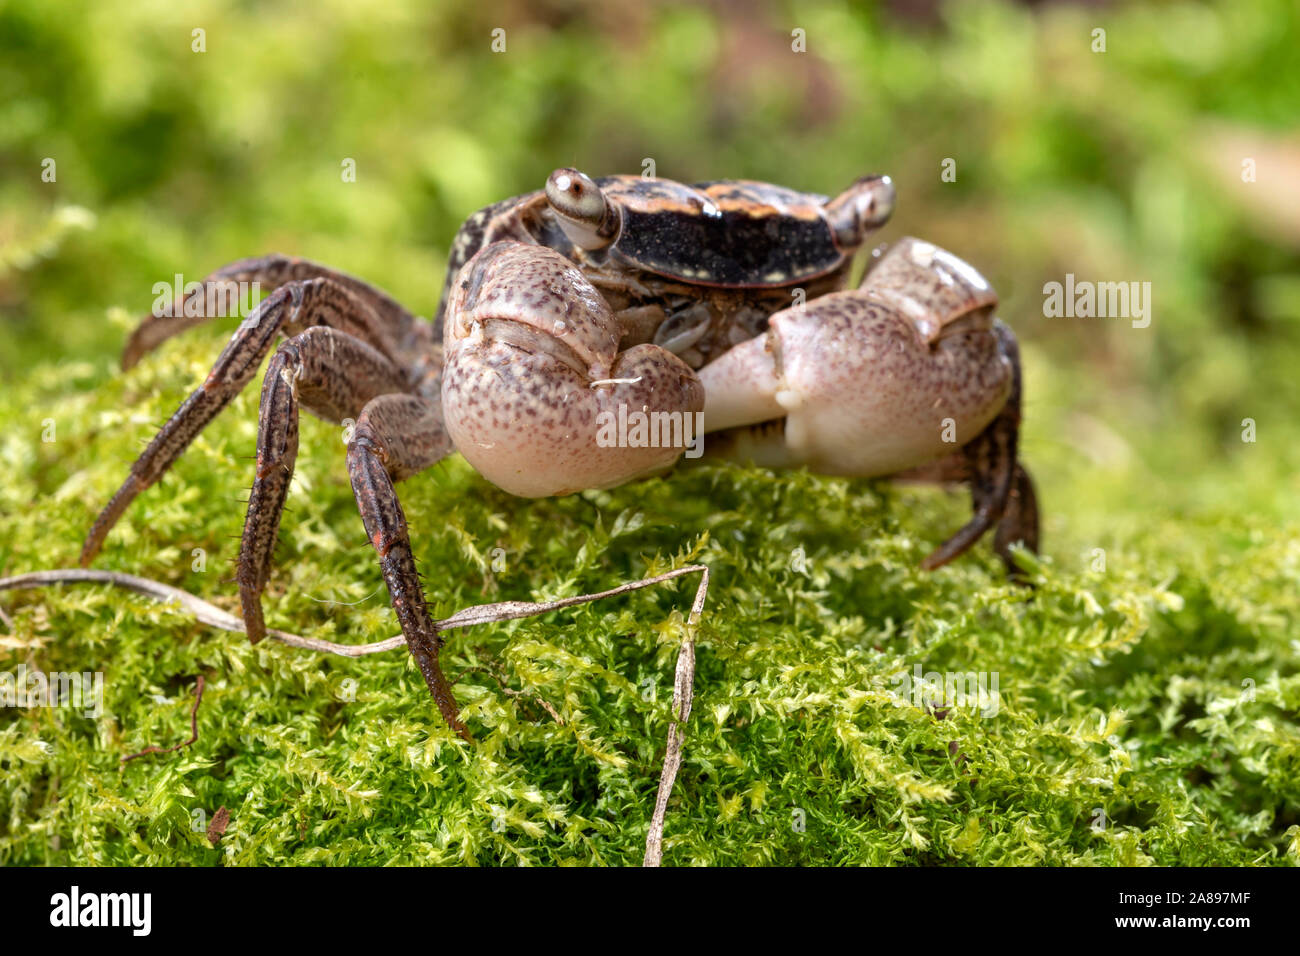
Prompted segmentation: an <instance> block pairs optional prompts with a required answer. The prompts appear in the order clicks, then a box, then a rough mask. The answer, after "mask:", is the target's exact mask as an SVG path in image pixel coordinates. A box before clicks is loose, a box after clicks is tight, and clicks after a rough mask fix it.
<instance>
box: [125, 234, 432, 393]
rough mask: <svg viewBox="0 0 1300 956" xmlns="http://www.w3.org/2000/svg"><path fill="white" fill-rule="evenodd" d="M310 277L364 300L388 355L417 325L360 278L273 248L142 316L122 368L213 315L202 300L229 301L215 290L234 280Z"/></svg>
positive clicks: (264, 283) (275, 283)
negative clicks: (160, 309)
mask: <svg viewBox="0 0 1300 956" xmlns="http://www.w3.org/2000/svg"><path fill="white" fill-rule="evenodd" d="M309 279H329V280H330V281H331V282H333V283H334V284H335V285H338V286H341V287H343V288H344V289H346V290H348V291H349V292H351V293H352V294H353V295H354V296H355V297H356V298H357V299H359V300H360V301H362V302H364V303H365V304H366V306H367V307H368V308H369V309H370V310H371V312H373V313H374V315H375V317H376V318H377V319H378V322H377V324H376V327H375V334H376V335H377V336H382V337H383V341H384V346H385V347H384V348H383V349H381V350H382V351H384V352H386V353H388V354H390V355H392V354H393V353H394V352H395V351H396V349H397V347H398V346H399V345H401V344H402V343H403V341H404V340H405V339H407V338H408V337H409V336H410V335H412V334H413V333H414V332H415V331H417V330H418V329H419V326H420V325H422V323H416V322H415V319H414V318H413V317H412V315H411V313H409V312H408V311H406V309H404V308H402V306H401V305H400V304H399V303H398V302H396V301H395V300H394V299H393V298H392V297H390V296H389V295H388V294H387V293H385V292H382V291H381V290H379V289H376V288H375V287H374V286H372V285H370V284H369V283H366V282H363V281H362V280H361V279H358V278H355V277H354V276H350V275H347V274H346V273H343V272H337V271H335V270H334V269H331V268H329V267H328V266H323V265H320V264H319V263H316V262H310V261H308V260H306V259H299V258H297V257H294V256H284V255H280V254H278V253H273V254H271V255H267V256H256V257H254V258H250V259H240V260H239V261H238V262H232V263H230V264H229V265H226V266H222V267H221V268H220V269H218V270H216V271H215V272H213V273H212V274H211V275H209V276H208V277H207V278H205V279H204V280H203V282H202V288H200V289H196V290H194V291H193V292H191V293H189V294H188V295H186V296H185V297H184V299H182V300H181V301H180V302H174V303H172V305H171V308H170V309H168V310H166V311H165V312H163V313H162V314H152V313H151V314H149V315H147V316H145V317H144V318H143V319H142V320H141V322H140V325H139V326H137V327H136V330H135V331H134V332H133V333H132V334H131V337H130V339H128V340H127V343H126V347H125V348H124V349H123V350H122V368H123V369H129V368H131V367H132V366H133V365H135V364H136V363H137V362H138V361H140V359H141V358H143V357H144V356H145V355H146V354H147V353H149V352H151V351H153V350H154V349H155V348H157V347H158V346H159V345H161V344H162V343H163V342H165V341H167V339H169V338H171V337H172V336H174V335H179V334H180V333H181V332H184V331H185V330H186V329H191V328H193V327H194V326H196V325H202V324H203V323H204V322H207V321H208V320H209V319H212V318H216V317H217V316H213V315H208V314H207V304H208V303H209V302H214V300H215V301H222V299H223V298H224V299H225V300H226V301H229V299H228V297H224V296H218V295H217V293H220V292H223V291H227V290H229V289H230V287H231V286H232V285H234V284H238V283H250V284H251V283H257V284H258V285H259V286H260V287H262V288H263V290H264V291H265V292H267V293H271V292H274V291H275V290H276V289H279V288H280V287H281V286H284V285H287V284H288V283H290V282H306V281H307V280H309ZM195 313H198V314H195ZM377 341H378V340H377Z"/></svg>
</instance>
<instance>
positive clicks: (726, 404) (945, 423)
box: [700, 238, 1038, 568]
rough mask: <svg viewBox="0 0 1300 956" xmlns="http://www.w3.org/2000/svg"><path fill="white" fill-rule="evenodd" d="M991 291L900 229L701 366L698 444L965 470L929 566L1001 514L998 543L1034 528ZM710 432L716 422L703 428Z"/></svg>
mask: <svg viewBox="0 0 1300 956" xmlns="http://www.w3.org/2000/svg"><path fill="white" fill-rule="evenodd" d="M996 303H997V297H996V296H995V295H994V293H993V290H992V288H990V286H989V285H988V283H987V282H986V281H985V280H984V278H983V277H982V276H981V275H980V274H979V273H978V272H976V271H975V270H974V269H973V268H971V267H970V266H969V265H967V264H966V263H965V262H963V261H962V260H960V259H958V258H957V257H956V256H954V255H952V254H951V253H949V252H945V251H944V250H942V249H939V248H937V247H936V246H934V245H931V244H930V243H928V242H922V241H920V240H917V239H910V238H909V239H903V240H902V241H900V242H899V243H897V244H896V245H895V246H893V248H891V249H890V250H889V252H888V253H887V254H886V255H885V256H884V257H883V258H882V259H881V260H880V261H879V262H878V263H877V264H876V266H875V268H873V269H872V270H871V271H870V272H868V273H867V276H866V278H865V279H864V281H863V284H862V286H861V287H860V288H859V289H857V290H856V291H851V292H837V293H833V294H831V295H827V296H822V297H821V298H818V299H814V300H812V301H811V302H809V303H808V304H807V305H806V306H800V307H796V308H792V309H786V310H784V311H782V312H778V313H776V314H775V315H773V316H772V318H771V321H770V323H769V328H768V332H767V334H766V335H764V336H761V337H759V338H756V339H751V340H750V341H748V342H743V343H741V344H740V345H737V346H736V347H735V348H733V349H731V350H730V351H729V352H727V353H726V354H725V355H723V356H721V357H720V358H718V359H717V360H716V361H714V362H712V363H710V364H709V365H706V366H705V367H704V368H703V369H701V370H700V381H702V382H703V383H704V388H705V395H706V401H705V406H704V423H705V426H706V428H707V429H708V431H709V433H710V434H709V435H708V437H707V438H706V440H705V452H706V454H708V455H710V456H718V457H729V458H737V459H742V460H750V461H754V462H757V463H758V464H761V465H764V466H767V467H774V468H779V467H799V466H807V467H808V468H810V469H812V470H814V471H820V472H822V473H825V474H836V475H850V476H858V477H864V478H868V477H877V476H886V475H889V476H896V477H903V476H906V477H921V474H920V473H921V471H922V469H921V468H919V467H918V466H923V465H925V464H926V463H934V464H935V471H934V476H935V477H937V478H938V479H939V480H945V481H946V480H960V481H967V482H969V483H970V485H971V490H972V494H973V497H974V500H975V516H974V517H973V518H972V519H971V521H970V522H969V523H968V524H967V525H966V526H965V527H964V528H962V529H961V530H960V531H959V532H957V534H955V535H953V537H952V538H951V539H949V541H948V542H946V543H945V544H944V545H942V546H940V547H939V548H938V549H936V550H935V552H934V553H933V554H931V555H930V557H928V558H927V559H926V561H925V566H926V567H928V568H934V567H938V566H939V565H941V564H944V563H946V562H948V561H950V560H952V559H953V558H954V557H956V556H957V555H959V554H961V553H962V552H963V551H965V550H966V549H967V548H969V547H970V546H971V545H972V544H973V543H974V542H975V541H976V540H978V539H979V537H980V536H981V535H983V534H984V533H985V532H986V531H987V530H989V529H990V528H991V527H993V526H994V525H998V524H999V522H1002V524H1000V525H999V534H998V539H997V542H996V544H997V550H998V553H999V555H1001V556H1002V558H1003V560H1004V561H1005V562H1007V565H1008V567H1009V568H1014V567H1015V565H1014V562H1013V559H1012V556H1011V555H1010V551H1009V549H1010V546H1011V544H1012V543H1014V542H1015V541H1017V540H1019V541H1023V542H1024V543H1025V544H1026V545H1027V546H1029V547H1030V548H1034V547H1035V546H1036V543H1037V540H1038V517H1037V506H1036V504H1035V502H1034V495H1033V486H1032V483H1031V482H1030V481H1029V476H1028V473H1027V472H1025V471H1024V469H1023V467H1022V466H1020V465H1019V463H1018V461H1017V457H1016V455H1017V439H1018V434H1019V427H1020V372H1019V353H1018V351H1017V348H1016V343H1015V339H1014V337H1013V336H1012V335H1011V331H1010V329H1008V328H1007V327H1006V326H1005V325H1003V324H1002V323H1000V322H998V321H997V320H996V319H995V318H994V317H993V309H994V306H995V305H996ZM718 430H721V431H720V433H718V434H714V432H715V431H718Z"/></svg>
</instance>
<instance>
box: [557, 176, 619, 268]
mask: <svg viewBox="0 0 1300 956" xmlns="http://www.w3.org/2000/svg"><path fill="white" fill-rule="evenodd" d="M546 201H547V202H548V203H550V206H551V210H552V211H553V212H554V213H555V216H556V218H557V219H558V220H559V223H560V228H561V229H563V230H564V234H565V235H566V236H568V237H569V241H570V242H572V243H573V244H574V245H575V246H578V247H580V248H582V249H587V250H594V249H603V248H605V247H606V246H608V245H609V244H610V243H611V242H613V241H614V239H615V238H617V232H618V225H619V218H618V214H617V210H616V209H613V208H611V206H610V204H609V203H608V202H606V200H605V195H604V193H602V192H601V191H600V187H599V186H597V185H596V184H595V183H594V182H592V180H591V178H590V177H589V176H586V175H584V174H583V173H580V172H578V170H576V169H567V168H566V169H557V170H556V171H555V172H553V173H551V175H550V177H549V178H548V179H547V180H546Z"/></svg>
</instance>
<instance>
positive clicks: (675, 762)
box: [641, 565, 709, 866]
mask: <svg viewBox="0 0 1300 956" xmlns="http://www.w3.org/2000/svg"><path fill="white" fill-rule="evenodd" d="M698 567H699V569H700V571H701V572H702V573H701V575H700V586H699V588H698V589H697V590H696V591H695V603H694V604H693V605H691V616H690V617H689V618H688V619H687V621H686V637H685V638H684V639H683V640H682V647H681V650H679V651H678V652H677V672H676V679H675V680H674V681H673V719H672V720H670V721H669V723H668V747H667V749H666V750H665V752H664V768H663V771H662V772H661V773H660V774H659V790H658V792H657V793H656V794H655V809H654V814H653V815H652V816H651V817H650V830H649V832H648V833H647V834H646V838H645V858H644V859H643V860H642V863H641V865H642V866H659V864H660V863H662V862H663V857H664V817H665V816H666V815H667V813H668V798H669V797H671V796H672V795H673V784H674V783H675V782H676V780H677V771H678V769H679V768H680V767H681V765H682V743H683V742H684V741H685V739H686V732H685V730H683V729H682V728H683V726H684V725H685V723H686V721H687V719H688V718H689V717H690V716H691V704H692V703H693V702H694V700H695V631H696V629H697V627H698V626H699V623H700V615H701V613H702V612H703V611H704V598H705V596H706V595H707V594H708V593H709V569H708V568H706V567H704V566H703V565H698Z"/></svg>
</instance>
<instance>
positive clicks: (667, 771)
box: [0, 564, 709, 866]
mask: <svg viewBox="0 0 1300 956" xmlns="http://www.w3.org/2000/svg"><path fill="white" fill-rule="evenodd" d="M696 571H698V572H700V586H699V587H698V588H697V589H696V591H695V601H694V602H693V603H692V605H691V613H690V617H689V618H687V621H686V636H685V637H684V638H683V640H682V646H681V649H680V650H679V651H678V652H677V669H676V673H675V677H674V681H673V709H672V713H673V716H672V719H671V720H670V721H669V724H668V744H667V748H666V750H665V753H664V765H663V770H662V771H661V772H660V775H659V789H658V791H657V792H656V794H655V808H654V813H653V814H652V815H651V818H650V829H649V832H648V833H647V834H646V847H645V859H644V865H645V866H659V865H660V863H661V862H662V860H663V836H664V818H665V817H666V816H667V813H668V798H669V797H671V796H672V792H673V785H674V783H675V782H676V780H677V771H678V770H679V769H680V768H681V764H682V744H683V742H684V741H685V739H686V735H685V731H684V729H683V728H684V726H685V724H686V721H687V720H688V719H689V718H690V716H691V704H692V702H693V700H694V696H695V633H696V630H697V628H698V626H699V623H700V616H701V614H703V612H704V600H705V598H706V597H707V595H708V593H709V569H708V568H707V567H706V566H704V565H703V564H688V565H685V566H684V567H680V568H674V569H673V570H672V571H665V572H664V573H663V574H656V575H654V576H653V577H649V578H642V579H641V580H640V581H629V582H628V583H627V584H620V585H619V586H618V587H616V588H610V589H609V590H608V591H597V592H595V593H594V594H579V595H576V596H574V597H567V598H560V599H558V600H555V601H537V602H532V601H500V602H497V603H495V604H477V605H474V606H472V607H467V608H462V609H461V610H459V611H457V612H456V613H455V614H453V615H451V617H448V618H444V619H442V620H441V621H436V622H435V626H436V627H437V629H438V630H439V631H450V630H455V629H456V628H462V627H473V626H474V625H475V624H489V623H497V622H500V621H512V620H517V619H519V618H525V617H535V616H537V615H539V614H545V613H547V612H548V611H556V610H559V609H560V608H566V607H573V606H574V605H576V604H588V603H590V602H592V601H599V600H600V599H601V598H607V597H614V596H615V595H618V594H626V593H628V592H629V591H637V590H640V589H641V588H646V587H650V586H651V585H652V584H659V583H661V582H663V581H669V580H672V579H673V578H677V577H681V576H682V575H683V574H693V573H694V572H696ZM74 581H91V582H95V583H99V584H111V585H113V586H115V587H121V588H127V589H128V590H131V591H135V592H137V593H139V594H143V595H145V596H146V597H151V598H154V599H155V600H158V601H163V602H164V603H175V604H178V605H180V606H181V607H183V608H185V609H186V610H188V611H189V612H190V613H191V614H193V615H194V617H195V618H196V619H197V620H199V621H201V622H202V623H204V624H210V625H212V626H213V627H217V628H220V629H221V630H223V631H234V632H236V633H240V634H242V633H244V622H243V621H242V620H240V619H239V618H237V617H235V616H234V615H233V614H227V613H226V612H225V611H223V610H221V608H219V607H217V606H216V605H215V604H209V603H208V602H207V601H205V600H203V599H202V598H201V597H198V596H197V595H194V594H191V593H190V592H189V591H183V590H181V589H180V588H175V587H172V586H171V585H169V584H163V583H162V582H161V581H153V580H150V579H149V578H141V577H137V576H135V575H134V574H122V573H120V572H117V571H95V570H90V569H85V568H60V569H58V570H55V571H33V572H32V573H30V574H20V575H17V576H16V577H11V578H0V591H4V590H9V589H11V588H27V587H45V586H47V585H50V584H62V583H67V582H74ZM266 636H267V637H269V638H271V639H272V640H274V641H279V642H280V643H281V644H286V645H288V646H290V647H297V648H301V649H303V650H308V651H315V652H317V653H320V654H338V655H340V656H342V657H364V656H365V655H367V654H379V653H381V652H383V651H392V650H396V649H397V648H399V647H405V646H406V639H405V638H403V637H401V636H398V637H390V638H389V639H388V640H386V641H377V642H375V643H373V644H336V643H334V642H333V641H322V640H317V639H316V638H312V637H300V636H299V635H297V634H290V633H288V632H287V631H277V630H274V629H268V630H267V633H266ZM202 680H203V678H202V677H200V678H199V681H200V685H199V686H200V688H202ZM197 710H198V702H197V701H196V702H195V711H196V712H197ZM196 726H197V725H196ZM195 733H196V734H197V730H196V731H195ZM190 743H193V741H190ZM182 746H184V745H182ZM173 749H178V748H173ZM144 752H149V751H144ZM133 756H139V754H135V755H133ZM127 759H130V758H127Z"/></svg>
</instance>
